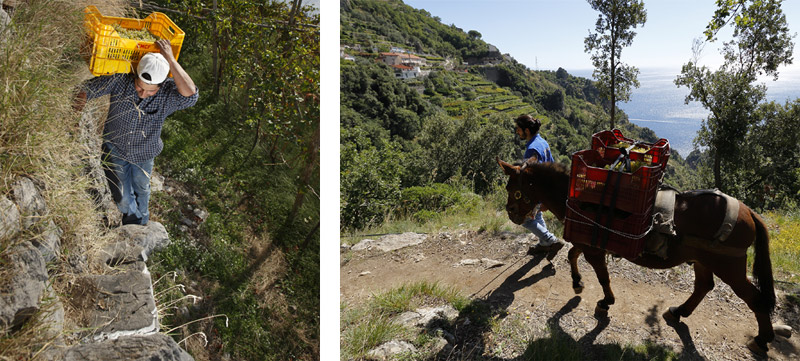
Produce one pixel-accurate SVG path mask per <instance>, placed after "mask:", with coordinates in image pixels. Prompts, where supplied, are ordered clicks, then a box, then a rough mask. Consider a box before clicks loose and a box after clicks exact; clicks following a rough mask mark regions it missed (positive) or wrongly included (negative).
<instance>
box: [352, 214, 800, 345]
mask: <svg viewBox="0 0 800 361" xmlns="http://www.w3.org/2000/svg"><path fill="white" fill-rule="evenodd" d="M390 241H393V242H399V243H391V242H390ZM534 241H535V238H533V236H529V235H524V234H523V235H520V234H513V233H501V234H492V233H489V232H475V231H464V230H461V231H454V232H444V233H438V234H429V235H419V234H404V235H403V236H391V237H389V238H385V239H381V238H378V237H376V238H374V240H373V241H366V242H362V243H360V244H357V245H355V246H353V247H349V246H343V247H342V254H341V267H340V272H341V276H340V277H341V284H340V289H341V302H342V304H344V305H345V310H346V309H349V308H356V307H359V306H362V305H364V304H365V302H366V301H367V300H369V298H370V296H371V295H373V294H376V293H380V292H382V291H386V290H389V289H393V288H397V287H399V286H400V285H402V284H404V283H409V282H415V281H430V282H439V283H440V284H441V285H450V286H455V287H456V288H458V289H459V290H460V291H461V293H462V294H464V295H468V296H469V297H470V298H471V299H473V300H476V301H477V302H479V303H480V304H483V305H487V306H488V307H485V308H483V310H485V311H486V312H488V313H489V314H488V315H476V314H474V313H473V314H471V315H459V316H457V317H455V319H454V320H453V321H452V323H451V325H452V327H451V328H450V332H449V333H448V335H447V336H448V337H445V338H448V339H447V343H448V345H446V346H447V347H444V348H442V350H443V351H440V352H438V356H439V357H440V358H446V359H492V360H507V359H518V358H520V357H522V356H523V355H525V356H526V357H528V356H531V355H532V354H535V353H536V352H553V353H552V354H551V355H552V357H553V358H556V359H558V358H562V357H559V354H558V353H556V352H558V351H552V350H551V351H547V350H548V347H550V346H551V345H560V346H561V347H564V346H566V347H567V348H572V347H574V348H576V349H580V351H581V355H583V356H584V357H586V356H587V355H588V356H589V357H590V358H595V359H598V358H604V357H608V355H609V354H614V351H616V352H620V350H621V348H624V347H626V346H631V345H648V350H649V354H651V355H652V354H654V353H658V352H662V353H665V352H673V353H675V354H678V355H679V358H680V359H687V360H758V359H761V358H759V357H757V356H755V355H753V354H752V353H751V352H750V351H749V350H748V349H747V347H746V346H745V343H746V342H747V341H748V340H750V339H751V338H752V337H753V336H754V335H755V332H756V327H757V325H756V320H755V317H754V315H753V313H752V312H751V311H750V310H749V309H748V308H747V306H746V305H745V304H744V303H743V302H742V301H741V300H740V299H739V298H738V297H736V295H735V294H733V292H732V291H731V289H730V287H728V286H727V285H725V284H724V283H723V282H721V281H720V280H719V279H716V280H715V281H716V287H715V288H714V290H712V291H711V292H710V293H709V294H708V295H707V296H706V298H705V299H704V301H703V302H702V303H701V304H700V306H699V307H698V308H697V310H695V312H694V313H693V314H692V315H691V316H690V317H689V318H684V319H682V321H683V322H681V323H680V324H677V325H674V326H670V325H668V324H667V323H666V322H665V321H664V319H663V318H662V317H661V314H662V313H663V312H664V311H665V310H666V309H667V308H668V307H670V306H677V305H679V304H681V303H682V302H683V301H684V300H686V299H687V298H688V297H689V295H690V294H691V290H692V287H693V280H694V275H693V272H692V269H691V267H690V266H688V265H683V266H680V267H676V268H673V269H670V270H649V269H644V268H642V267H639V266H637V265H634V264H632V263H630V262H628V261H626V260H624V259H615V258H609V271H610V273H611V277H612V278H611V282H612V283H611V285H612V289H613V290H614V292H615V295H616V298H617V302H616V304H615V305H612V306H611V309H610V311H609V314H608V316H609V317H608V318H605V319H598V318H595V316H594V308H595V303H596V301H597V300H599V299H600V298H602V289H601V288H600V286H599V284H598V282H597V279H596V277H595V276H594V272H593V271H592V269H591V267H590V266H589V265H588V263H586V262H585V261H584V260H583V257H581V258H580V260H581V261H580V269H581V272H582V273H583V276H584V283H585V285H586V288H585V290H584V291H583V293H581V294H578V295H576V294H575V293H574V292H573V290H572V287H571V280H570V276H569V264H568V262H567V259H566V256H567V250H568V249H569V247H570V246H569V245H567V247H564V249H562V250H561V251H560V252H559V253H558V254H557V255H556V256H555V258H554V259H553V260H552V263H551V262H550V261H548V260H547V259H546V258H545V257H544V256H536V257H534V256H528V255H526V251H527V249H528V247H529V246H530V244H531V243H532V242H534ZM776 286H777V287H776V288H777V289H776V291H777V294H778V298H779V301H778V305H777V308H776V312H775V315H774V317H773V322H775V323H781V324H786V325H790V326H791V327H792V328H793V329H794V330H795V331H796V330H798V329H800V317H798V315H800V306H798V303H797V301H794V302H791V301H789V300H787V297H786V295H787V293H786V292H785V291H783V290H781V288H782V287H781V286H783V288H786V287H795V290H794V291H791V292H793V293H794V295H795V296H794V299H795V300H796V299H797V298H796V294H797V292H798V291H797V288H796V287H797V286H796V285H793V286H792V285H787V284H782V283H778V284H777V285H776ZM483 316H486V317H489V318H490V319H491V320H492V321H491V322H483V323H479V322H474V318H476V317H483ZM470 317H471V318H472V319H473V322H470ZM451 336H452V337H451ZM556 339H557V340H558V342H557V343H554V342H551V341H553V340H556ZM536 358H541V355H539V356H536ZM768 358H769V359H770V360H797V359H799V358H800V337H798V335H794V336H793V337H790V338H784V337H781V336H776V339H775V341H774V342H773V343H772V344H771V345H770V351H769V354H768Z"/></svg>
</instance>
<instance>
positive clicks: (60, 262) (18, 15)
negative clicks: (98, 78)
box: [0, 0, 123, 359]
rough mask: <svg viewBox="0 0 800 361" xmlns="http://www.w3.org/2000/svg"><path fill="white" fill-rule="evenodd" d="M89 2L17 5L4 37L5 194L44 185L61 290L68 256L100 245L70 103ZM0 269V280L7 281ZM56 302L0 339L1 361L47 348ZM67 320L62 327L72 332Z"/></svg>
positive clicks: (80, 66)
mask: <svg viewBox="0 0 800 361" xmlns="http://www.w3.org/2000/svg"><path fill="white" fill-rule="evenodd" d="M88 4H89V2H88V1H77V2H64V1H52V0H43V1H30V2H27V3H26V4H22V5H20V6H18V7H17V8H16V9H15V11H14V13H13V21H12V23H11V25H10V26H9V27H8V28H6V29H5V31H4V32H3V33H2V34H0V39H2V40H0V43H1V44H0V58H2V59H3V60H2V61H0V83H2V84H3V91H0V195H3V196H6V197H9V198H12V197H11V194H10V192H11V190H12V186H13V183H14V182H15V181H16V180H17V179H18V177H20V176H26V177H30V178H32V179H34V181H35V182H37V183H38V184H39V185H40V186H41V187H43V192H42V195H43V196H44V198H45V202H46V204H47V209H48V214H47V215H45V217H44V220H43V221H44V222H47V221H49V220H53V221H54V222H55V223H56V224H57V225H58V226H59V227H60V228H61V229H62V230H63V231H64V233H63V235H62V239H61V245H62V254H63V256H62V258H61V259H57V260H56V261H54V262H53V264H50V265H48V269H49V270H50V273H51V281H52V282H53V287H54V289H55V291H56V292H57V293H62V291H63V289H64V287H66V286H67V285H66V282H67V281H68V280H69V279H70V278H71V277H72V274H71V270H70V269H69V268H68V267H67V266H66V265H65V263H66V257H67V256H68V255H70V254H71V253H75V252H87V251H91V250H92V249H94V248H96V247H97V246H98V244H99V243H100V242H102V241H103V236H102V233H103V230H102V229H101V228H100V225H99V224H97V210H96V209H95V206H94V203H93V201H92V199H91V196H90V195H89V194H88V193H87V192H86V189H87V188H88V185H89V181H88V179H87V178H86V177H85V176H84V175H83V164H82V158H83V157H85V156H86V149H85V148H84V145H83V144H81V142H80V140H79V136H80V130H79V127H78V119H79V115H78V114H77V113H75V112H73V110H72V107H71V104H72V102H71V99H72V95H73V92H74V90H75V88H76V86H77V85H78V84H79V83H80V81H82V80H83V79H85V78H86V77H88V76H89V74H88V71H87V67H86V64H85V62H84V61H83V60H82V59H81V58H80V56H79V55H78V53H79V48H80V47H81V45H82V41H83V36H84V35H83V28H82V20H83V12H82V10H83V8H84V7H85V6H86V5H88ZM121 4H122V2H121V1H108V2H105V3H104V4H102V5H101V6H100V8H101V11H103V12H105V13H107V14H119V15H121V14H122V12H123V7H122V5H121ZM38 232H39V231H38V230H37V228H36V227H33V228H31V230H29V231H26V232H24V233H22V234H21V236H19V237H17V238H16V239H0V264H2V263H3V262H5V261H7V257H8V252H9V249H10V248H11V247H12V246H13V245H14V244H15V243H16V242H23V241H25V240H30V239H35V238H37V237H39V236H40V235H39V234H38ZM77 250H81V251H77ZM6 272H8V268H7V267H0V280H7V279H8V278H9V276H10V275H8V274H7V273H6ZM52 301H53V299H52V298H45V299H44V300H43V304H42V306H43V307H42V312H40V313H39V314H37V315H36V316H35V317H34V320H32V321H30V322H28V323H27V324H26V325H25V326H24V327H23V329H22V330H21V331H19V332H17V333H14V334H11V335H8V336H4V337H0V358H3V359H5V358H9V359H27V358H29V357H31V355H34V354H37V352H39V351H41V350H43V349H44V348H46V347H49V346H50V344H48V342H50V341H51V340H50V339H49V338H48V335H47V333H46V332H44V330H45V329H47V328H49V327H50V325H49V324H47V323H45V322H42V318H43V317H45V316H46V315H47V314H48V313H49V312H52ZM71 317H74V316H73V315H70V314H67V315H66V324H65V328H66V329H67V330H69V329H70V328H71V327H74V325H75V323H74V320H73V319H72V318H71Z"/></svg>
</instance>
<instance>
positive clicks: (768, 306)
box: [750, 210, 775, 314]
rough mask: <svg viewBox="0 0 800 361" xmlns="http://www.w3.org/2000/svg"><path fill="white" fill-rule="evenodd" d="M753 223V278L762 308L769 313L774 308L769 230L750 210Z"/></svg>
mask: <svg viewBox="0 0 800 361" xmlns="http://www.w3.org/2000/svg"><path fill="white" fill-rule="evenodd" d="M750 215H751V216H752V217H753V223H755V225H756V241H755V243H754V244H753V246H754V248H755V258H754V260H753V278H754V279H755V281H756V287H758V290H759V293H760V295H761V297H760V300H759V301H760V304H761V307H763V308H762V309H763V310H764V311H766V312H767V313H769V314H772V311H774V310H775V288H774V282H773V279H772V262H771V261H770V259H769V232H768V231H767V226H766V224H764V221H763V220H762V219H761V217H760V216H759V215H758V214H757V213H756V212H754V211H753V210H750Z"/></svg>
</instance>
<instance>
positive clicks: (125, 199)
mask: <svg viewBox="0 0 800 361" xmlns="http://www.w3.org/2000/svg"><path fill="white" fill-rule="evenodd" d="M103 153H104V155H103V158H104V160H105V161H106V162H108V164H107V166H108V169H107V170H106V177H107V178H108V183H109V188H111V194H112V196H113V197H114V201H115V202H116V203H117V208H119V211H120V212H122V215H123V216H125V215H134V216H136V218H139V219H141V224H142V225H146V224H147V222H148V221H149V220H150V212H148V210H147V206H148V203H149V202H150V175H151V174H152V173H153V159H149V160H146V161H144V162H141V163H129V162H127V161H126V160H125V159H123V157H122V156H121V155H120V154H119V151H117V149H116V148H114V146H113V145H111V144H110V143H104V144H103Z"/></svg>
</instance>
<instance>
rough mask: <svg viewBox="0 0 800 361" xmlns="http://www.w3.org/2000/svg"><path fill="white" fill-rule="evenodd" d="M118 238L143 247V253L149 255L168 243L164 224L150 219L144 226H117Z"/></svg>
mask: <svg viewBox="0 0 800 361" xmlns="http://www.w3.org/2000/svg"><path fill="white" fill-rule="evenodd" d="M117 234H118V235H119V237H120V238H122V239H125V240H128V241H130V242H131V243H132V244H134V245H137V246H141V247H142V248H144V251H145V255H147V256H148V257H149V256H150V254H151V253H153V251H158V250H160V249H162V248H164V247H166V246H168V245H169V244H170V240H169V234H168V233H167V229H166V228H164V225H163V224H161V223H159V222H156V221H150V222H149V223H147V225H146V226H141V225H138V224H126V225H124V226H121V227H119V228H117Z"/></svg>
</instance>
